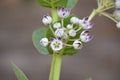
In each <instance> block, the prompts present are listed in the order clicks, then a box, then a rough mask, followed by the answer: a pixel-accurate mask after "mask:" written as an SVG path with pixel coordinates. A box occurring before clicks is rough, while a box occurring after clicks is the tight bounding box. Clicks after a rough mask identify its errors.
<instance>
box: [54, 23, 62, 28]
mask: <svg viewBox="0 0 120 80" xmlns="http://www.w3.org/2000/svg"><path fill="white" fill-rule="evenodd" d="M60 27H61V24H60V23H55V24H54V25H53V28H55V29H58V28H60Z"/></svg>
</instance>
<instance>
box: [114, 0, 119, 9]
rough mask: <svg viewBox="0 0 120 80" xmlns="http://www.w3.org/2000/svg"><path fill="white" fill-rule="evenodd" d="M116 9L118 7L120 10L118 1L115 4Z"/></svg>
mask: <svg viewBox="0 0 120 80" xmlns="http://www.w3.org/2000/svg"><path fill="white" fill-rule="evenodd" d="M115 7H116V8H120V0H116V2H115Z"/></svg>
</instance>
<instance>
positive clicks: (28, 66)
mask: <svg viewBox="0 0 120 80" xmlns="http://www.w3.org/2000/svg"><path fill="white" fill-rule="evenodd" d="M96 6H97V5H96V0H79V1H78V3H77V5H76V7H75V8H74V10H72V13H75V14H76V15H77V16H79V17H80V18H83V17H84V16H88V15H89V14H90V13H91V11H92V9H93V8H96ZM48 13H49V14H50V10H49V9H45V8H43V7H41V6H39V4H38V3H37V2H36V1H35V0H0V80H17V79H16V76H15V75H14V72H13V70H12V66H11V61H12V62H14V63H15V64H16V65H17V66H19V67H20V68H21V69H22V70H23V71H24V72H25V74H26V75H27V76H28V78H29V80H48V77H49V70H50V64H51V59H52V56H50V55H49V56H45V55H41V54H39V53H38V52H37V50H36V49H35V48H34V46H33V44H32V33H33V31H34V30H36V29H38V28H40V27H42V26H43V24H42V22H41V19H42V16H43V15H44V14H48ZM93 22H95V27H94V28H93V29H92V30H91V32H92V33H91V34H92V35H94V39H93V40H92V41H91V42H89V43H87V44H86V45H85V47H84V48H83V49H82V50H81V51H80V52H79V53H78V54H76V55H74V56H64V57H63V63H62V71H61V80H84V78H86V77H88V76H91V77H92V78H93V80H120V29H117V28H116V26H115V25H116V24H115V23H114V22H112V21H111V20H109V19H107V18H105V17H103V16H96V17H95V18H94V19H93Z"/></svg>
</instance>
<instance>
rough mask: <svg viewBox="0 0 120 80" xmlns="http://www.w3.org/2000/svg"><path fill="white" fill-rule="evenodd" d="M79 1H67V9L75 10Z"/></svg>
mask: <svg viewBox="0 0 120 80" xmlns="http://www.w3.org/2000/svg"><path fill="white" fill-rule="evenodd" d="M77 1H78V0H67V4H66V8H73V7H74V6H75V5H76V3H77Z"/></svg>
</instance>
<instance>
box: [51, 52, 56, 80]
mask: <svg viewBox="0 0 120 80" xmlns="http://www.w3.org/2000/svg"><path fill="white" fill-rule="evenodd" d="M55 59H56V57H55V53H53V58H52V63H51V69H50V75H49V80H53V75H54V66H55Z"/></svg>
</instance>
